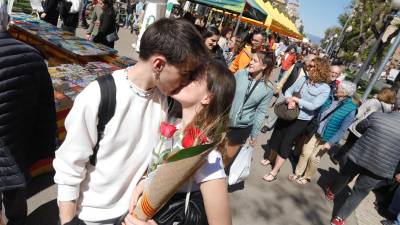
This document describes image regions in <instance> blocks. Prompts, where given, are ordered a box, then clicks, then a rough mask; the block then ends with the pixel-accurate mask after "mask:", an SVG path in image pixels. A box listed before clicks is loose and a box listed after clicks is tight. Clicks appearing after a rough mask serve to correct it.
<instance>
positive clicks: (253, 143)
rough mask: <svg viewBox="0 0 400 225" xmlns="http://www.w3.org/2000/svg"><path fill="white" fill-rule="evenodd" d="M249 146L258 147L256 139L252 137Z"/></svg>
mask: <svg viewBox="0 0 400 225" xmlns="http://www.w3.org/2000/svg"><path fill="white" fill-rule="evenodd" d="M249 144H250V146H254V145H256V139H255V138H253V137H250V140H249Z"/></svg>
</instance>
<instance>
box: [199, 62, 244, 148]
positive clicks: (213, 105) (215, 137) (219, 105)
mask: <svg viewBox="0 0 400 225" xmlns="http://www.w3.org/2000/svg"><path fill="white" fill-rule="evenodd" d="M206 76H207V77H206V79H207V89H208V91H209V92H210V94H211V95H212V98H211V101H210V103H209V104H208V105H205V106H204V107H203V108H202V110H201V111H200V112H198V113H197V114H196V116H195V118H194V119H193V121H192V123H191V126H194V127H196V128H199V129H200V130H201V132H202V136H206V137H207V138H208V139H209V140H210V141H212V142H217V143H219V145H218V146H219V147H218V149H219V150H220V151H221V152H224V146H225V133H226V131H227V130H228V123H229V111H230V109H231V105H232V101H233V98H234V96H235V89H236V81H235V77H234V76H233V75H232V73H231V72H230V71H229V69H228V68H227V67H226V66H225V65H224V64H222V63H221V62H219V61H218V60H213V61H211V62H210V63H209V64H208V68H207V72H206Z"/></svg>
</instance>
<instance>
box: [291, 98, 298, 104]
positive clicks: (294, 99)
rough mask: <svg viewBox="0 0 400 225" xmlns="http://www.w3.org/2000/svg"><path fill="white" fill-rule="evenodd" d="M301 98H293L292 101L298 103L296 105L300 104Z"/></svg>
mask: <svg viewBox="0 0 400 225" xmlns="http://www.w3.org/2000/svg"><path fill="white" fill-rule="evenodd" d="M299 100H300V99H299V98H298V97H292V101H294V102H296V103H299Z"/></svg>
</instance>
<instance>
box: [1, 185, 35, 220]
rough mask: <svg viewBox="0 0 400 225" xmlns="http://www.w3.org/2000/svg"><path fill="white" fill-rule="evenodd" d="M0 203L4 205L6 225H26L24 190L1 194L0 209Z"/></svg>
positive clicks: (26, 206) (26, 211)
mask: <svg viewBox="0 0 400 225" xmlns="http://www.w3.org/2000/svg"><path fill="white" fill-rule="evenodd" d="M1 203H3V204H4V210H5V214H6V217H7V220H8V223H7V225H27V213H28V205H27V203H26V191H25V188H19V189H14V190H8V191H3V192H1V195H0V207H1Z"/></svg>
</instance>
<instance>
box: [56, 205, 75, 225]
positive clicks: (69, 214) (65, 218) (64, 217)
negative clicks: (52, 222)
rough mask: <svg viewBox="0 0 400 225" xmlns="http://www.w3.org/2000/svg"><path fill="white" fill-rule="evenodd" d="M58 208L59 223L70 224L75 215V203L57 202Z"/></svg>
mask: <svg viewBox="0 0 400 225" xmlns="http://www.w3.org/2000/svg"><path fill="white" fill-rule="evenodd" d="M58 208H59V210H60V223H61V224H62V225H63V224H66V223H68V222H70V221H71V220H72V219H73V218H74V217H75V214H76V202H75V201H59V202H58Z"/></svg>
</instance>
